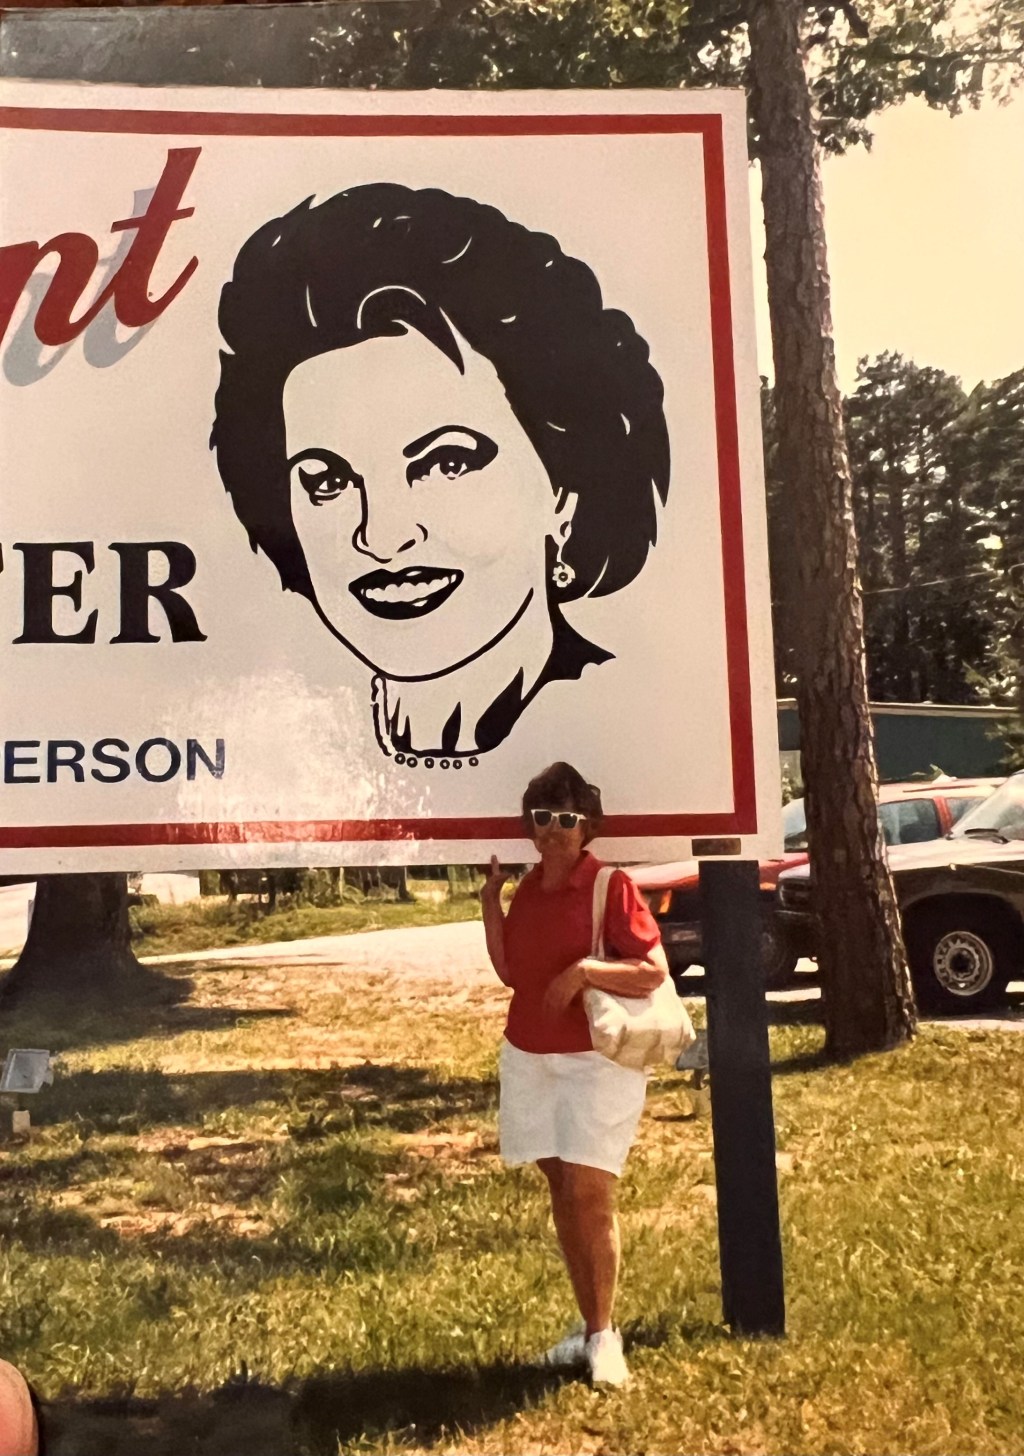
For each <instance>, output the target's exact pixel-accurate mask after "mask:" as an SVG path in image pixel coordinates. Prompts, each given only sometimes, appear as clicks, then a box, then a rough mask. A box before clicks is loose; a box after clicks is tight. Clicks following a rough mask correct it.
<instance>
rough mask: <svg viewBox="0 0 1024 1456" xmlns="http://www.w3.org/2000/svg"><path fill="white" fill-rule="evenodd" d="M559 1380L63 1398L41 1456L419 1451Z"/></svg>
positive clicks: (468, 1379) (503, 1415)
mask: <svg viewBox="0 0 1024 1456" xmlns="http://www.w3.org/2000/svg"><path fill="white" fill-rule="evenodd" d="M566 1378H579V1377H578V1376H571V1375H570V1376H568V1377H567V1376H566V1375H565V1374H563V1373H559V1372H554V1371H543V1370H536V1369H532V1368H530V1367H526V1366H519V1365H505V1364H493V1365H488V1366H483V1367H480V1368H478V1369H461V1370H423V1369H406V1370H394V1371H388V1370H370V1371H360V1372H340V1371H339V1372H332V1373H326V1374H323V1375H318V1376H315V1377H313V1378H312V1379H310V1380H306V1381H303V1382H295V1383H292V1384H289V1385H286V1386H274V1385H264V1384H262V1383H260V1382H258V1381H252V1380H248V1379H246V1378H244V1377H243V1378H240V1379H237V1378H236V1379H234V1380H231V1381H229V1382H228V1383H227V1384H226V1385H224V1386H222V1387H221V1388H220V1389H218V1390H215V1391H212V1392H210V1393H209V1394H205V1395H202V1394H199V1393H197V1392H195V1391H182V1392H180V1393H177V1394H174V1395H166V1396H163V1397H161V1398H159V1399H155V1400H139V1399H135V1398H132V1397H126V1398H118V1397H113V1398H109V1399H94V1400H87V1399H80V1398H77V1397H73V1396H72V1397H63V1398H61V1399H58V1400H56V1401H53V1402H52V1403H50V1404H47V1405H46V1406H44V1421H45V1432H46V1441H47V1447H46V1449H47V1453H48V1456H185V1453H189V1456H191V1453H196V1456H237V1453H239V1452H242V1451H244V1452H245V1453H246V1456H299V1453H303V1456H305V1453H309V1456H336V1453H337V1450H338V1446H339V1443H360V1444H363V1443H365V1444H366V1446H367V1447H368V1448H369V1449H374V1448H376V1447H378V1446H381V1445H383V1444H384V1439H385V1438H388V1439H389V1443H393V1444H395V1445H399V1446H401V1445H406V1444H408V1445H409V1446H411V1447H413V1448H416V1449H420V1450H422V1449H423V1448H424V1446H429V1445H431V1444H434V1443H437V1442H440V1441H444V1442H446V1443H447V1442H449V1441H450V1440H451V1439H452V1438H453V1437H454V1436H455V1434H456V1433H457V1432H459V1431H461V1432H465V1433H467V1434H468V1433H471V1432H473V1431H475V1430H479V1429H481V1428H483V1427H486V1426H489V1425H492V1424H493V1423H494V1422H496V1421H500V1420H503V1419H507V1418H508V1417H510V1416H514V1415H515V1414H516V1413H517V1412H518V1411H520V1410H522V1409H523V1408H524V1406H528V1405H531V1404H533V1403H535V1402H536V1401H538V1400H540V1399H542V1398H543V1397H544V1396H545V1395H547V1394H548V1393H549V1392H551V1391H553V1390H556V1389H557V1388H558V1386H559V1385H561V1384H562V1383H563V1381H564V1380H565V1379H566Z"/></svg>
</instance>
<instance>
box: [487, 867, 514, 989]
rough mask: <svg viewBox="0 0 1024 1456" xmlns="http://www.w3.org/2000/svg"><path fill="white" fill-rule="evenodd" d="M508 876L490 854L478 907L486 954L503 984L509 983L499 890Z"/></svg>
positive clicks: (507, 984) (503, 921) (503, 917)
mask: <svg viewBox="0 0 1024 1456" xmlns="http://www.w3.org/2000/svg"><path fill="white" fill-rule="evenodd" d="M508 878H509V876H508V875H507V874H506V873H505V872H504V871H503V870H502V868H501V866H500V865H499V863H498V858H497V855H493V854H492V855H491V873H490V874H489V875H488V876H487V879H486V880H484V883H483V889H482V890H481V891H480V907H481V910H482V913H483V920H484V937H485V939H486V941H487V954H488V955H489V956H490V958H491V965H492V966H493V967H494V971H495V974H496V976H497V977H498V980H499V981H501V982H502V984H503V985H505V986H509V985H511V984H512V983H511V981H510V980H509V978H508V967H507V965H506V964H505V914H504V911H503V910H502V908H501V890H502V886H503V885H504V884H505V882H506V880H507V879H508Z"/></svg>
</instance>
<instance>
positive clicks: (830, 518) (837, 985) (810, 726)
mask: <svg viewBox="0 0 1024 1456" xmlns="http://www.w3.org/2000/svg"><path fill="white" fill-rule="evenodd" d="M805 10H806V6H805V5H804V4H803V3H802V0H754V3H753V4H752V5H751V9H750V27H749V31H750V51H751V65H752V70H753V77H754V92H753V104H754V105H755V107H756V109H757V121H758V126H759V134H760V138H761V178H762V200H763V204H764V215H765V236H766V243H767V246H766V252H765V259H766V263H767V273H768V300H769V312H770V316H771V329H772V347H773V353H774V359H775V406H776V417H777V423H778V434H779V454H780V465H781V473H782V476H783V479H784V481H785V485H786V489H787V491H788V492H789V493H790V500H791V505H792V514H793V521H794V543H793V544H794V548H795V557H796V561H795V566H796V572H797V579H798V584H799V589H800V600H801V606H802V611H801V613H800V616H799V630H798V633H797V660H798V676H799V682H798V688H797V701H798V706H799V713H800V734H801V748H802V758H803V773H804V782H805V784H806V787H807V821H808V826H809V831H810V840H811V845H812V854H813V866H814V882H815V901H816V906H817V909H818V912H819V916H820V921H821V933H820V954H819V957H818V962H819V967H820V970H821V979H822V987H823V992H824V1014H825V1028H826V1052H827V1054H828V1055H830V1056H831V1057H834V1058H837V1059H844V1058H849V1057H854V1056H857V1055H860V1054H861V1053H864V1052H870V1051H880V1050H884V1049H886V1048H889V1047H894V1046H896V1045H898V1044H899V1043H901V1042H904V1041H907V1040H908V1039H909V1038H910V1037H911V1036H912V1035H913V1034H914V1030H915V1026H916V1014H915V1009H914V999H913V993H912V990H911V986H910V977H909V974H908V971H907V963H906V955H905V952H904V949H903V943H902V939H901V935H900V927H899V919H898V914H897V910H896V901H895V896H894V893H893V887H892V879H891V877H890V875H889V871H888V867H887V865H886V861H885V855H884V850H883V845H882V838H881V833H880V829H879V823H878V812H877V805H876V788H877V772H876V768H875V756H874V746H873V742H872V735H871V719H870V716H869V713H868V698H867V686H866V680H865V664H864V624H863V611H862V604H861V596H860V585H859V582H858V579H857V553H856V545H857V543H856V533H855V527H854V518H853V487H852V482H851V477H850V466H849V461H848V458H847V453H846V439H845V434H844V428H843V415H842V403H841V399H840V394H839V386H838V381H837V378H836V367H835V351H834V348H833V343H832V319H831V302H830V290H829V276H828V265H827V257H826V247H825V223H824V208H823V203H822V194H821V178H820V172H819V161H818V152H817V144H816V141H815V134H814V129H813V118H812V115H811V100H810V91H809V87H808V82H807V74H806V70H805V66H804V56H803V49H802V44H801V35H800V23H801V19H802V17H803V15H804V13H805Z"/></svg>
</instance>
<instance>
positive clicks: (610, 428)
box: [212, 182, 669, 769]
mask: <svg viewBox="0 0 1024 1456" xmlns="http://www.w3.org/2000/svg"><path fill="white" fill-rule="evenodd" d="M219 321H220V330H221V335H222V339H223V351H222V354H221V373H220V382H219V387H218V389H217V395H216V414H215V424H214V430H213V437H212V444H213V448H214V450H215V452H216V460H217V466H218V469H219V472H220V476H221V479H222V481H223V483H224V486H225V487H226V489H227V491H228V493H229V496H230V499H231V503H232V506H233V508H234V511H235V513H236V515H237V516H238V519H239V521H240V522H241V523H242V525H243V526H244V528H245V530H246V531H247V533H248V536H249V540H250V543H251V544H252V546H253V548H254V549H259V550H261V551H262V552H264V553H265V554H266V556H267V557H269V558H270V560H271V561H272V562H273V563H274V565H275V566H276V568H277V571H278V573H279V575H280V580H281V585H282V587H283V588H284V589H286V590H289V591H294V592H298V593H301V594H302V595H303V596H305V597H307V598H308V600H309V601H310V603H311V604H312V607H313V608H314V610H315V613H316V616H317V617H318V618H319V621H320V622H321V623H322V624H323V628H324V629H326V631H325V638H326V633H330V634H332V635H333V638H335V639H336V640H337V642H338V643H340V644H343V645H344V647H345V648H347V649H348V651H349V652H350V653H352V654H354V656H355V657H356V658H358V659H359V660H360V661H361V662H362V663H363V664H365V666H366V667H367V668H368V669H369V670H370V679H371V680H370V691H369V696H368V703H367V712H368V715H370V714H372V721H373V726H374V729H375V732H376V736H377V741H378V743H379V745H380V747H381V749H382V751H383V752H384V753H385V754H386V755H387V756H388V757H390V758H392V759H393V760H395V761H396V762H398V763H401V764H405V765H408V766H411V767H416V766H421V767H426V768H440V769H461V768H463V767H471V766H474V765H475V764H477V763H478V762H479V760H480V756H481V755H482V754H485V753H488V752H490V751H491V750H493V749H495V748H497V747H498V745H500V744H501V743H502V742H503V741H504V740H505V739H506V738H507V737H508V735H509V733H510V732H511V731H512V729H513V727H514V725H515V724H516V722H517V720H518V719H519V718H520V716H521V715H522V714H523V713H524V712H525V711H526V710H528V708H529V705H530V703H531V702H532V701H533V700H534V699H535V698H536V696H537V695H538V694H539V693H541V692H542V691H543V689H544V687H545V685H546V684H548V683H550V682H553V681H555V680H559V679H562V680H572V679H577V678H579V677H580V676H581V675H582V674H583V672H584V671H586V670H591V669H592V670H598V669H599V667H600V664H601V663H602V662H604V661H606V660H607V659H608V657H609V655H610V654H609V653H608V652H607V651H606V650H605V649H604V648H603V647H602V646H601V644H600V643H599V642H591V641H588V640H586V639H585V637H584V636H582V635H581V634H580V633H579V632H578V631H577V630H575V629H574V628H573V626H571V625H570V623H569V622H568V621H567V620H566V617H565V614H564V610H563V609H564V608H565V606H566V605H567V604H569V603H571V602H574V601H576V600H578V599H581V598H584V597H588V596H604V595H607V594H609V593H613V592H616V591H618V590H620V589H621V588H622V587H624V586H626V585H627V584H628V583H629V582H631V581H632V580H633V579H634V578H635V577H636V576H637V575H638V574H639V573H640V572H641V571H642V569H643V567H644V564H645V561H646V560H647V558H648V553H649V552H650V550H651V548H652V546H653V545H654V543H655V540H656V536H657V523H658V511H659V507H660V505H663V504H664V503H665V501H666V498H667V494H668V489H669V442H668V430H667V428H666V423H665V417H664V411H663V388H662V382H661V379H660V377H659V375H658V373H657V372H656V370H655V368H654V366H653V364H652V363H651V361H650V358H649V351H648V347H647V344H646V343H645V342H644V340H643V339H641V338H640V337H639V335H638V333H637V331H636V329H635V328H634V326H633V323H632V322H631V320H630V319H629V318H628V317H627V316H626V314H624V313H622V312H619V311H616V310H615V309H612V308H606V307H605V304H604V300H603V299H602V295H601V289H600V286H599V284H598V281H597V279H596V278H595V276H594V274H593V273H592V272H591V270H590V268H589V267H587V266H586V264H585V263H583V262H580V261H578V260H576V259H574V258H571V257H568V256H566V255H565V254H564V253H563V252H562V250H561V248H560V247H559V245H558V243H557V242H556V241H555V240H554V239H553V238H551V237H549V236H546V235H544V234H541V233H536V232H531V231H529V230H528V229H527V228H525V227H523V226H521V225H519V224H518V223H516V222H514V221H512V220H510V219H508V218H507V217H505V216H504V215H503V213H502V212H500V211H498V210H497V209H496V208H494V207H490V206H487V205H485V204H483V203H481V202H479V201H474V200H471V199H469V198H464V197H456V196H451V195H449V194H448V193H447V192H444V191H440V190H436V189H428V190H412V189H410V188H407V187H404V186H398V185H395V184H392V183H387V182H380V183H373V184H369V185H361V186H358V187H353V188H351V189H350V190H348V191H341V192H338V193H337V194H336V195H334V196H331V197H329V198H328V199H327V200H325V201H323V202H314V201H313V200H312V199H308V200H306V201H304V202H302V203H301V204H300V205H299V206H297V207H295V208H294V209H293V210H292V211H290V212H288V213H287V214H286V215H285V216H283V217H279V218H275V219H274V220H272V221H270V222H267V223H266V224H265V225H264V226H262V227H260V228H259V229H258V230H257V231H256V232H255V233H254V234H253V235H252V237H250V238H249V240H248V241H247V242H246V243H245V245H244V246H243V247H242V249H241V251H240V252H239V253H238V256H237V259H236V260H235V264H234V270H233V274H232V277H231V279H230V281H229V282H227V283H226V284H225V286H224V288H223V291H222V293H221V298H220V314H219ZM318 630H319V629H318Z"/></svg>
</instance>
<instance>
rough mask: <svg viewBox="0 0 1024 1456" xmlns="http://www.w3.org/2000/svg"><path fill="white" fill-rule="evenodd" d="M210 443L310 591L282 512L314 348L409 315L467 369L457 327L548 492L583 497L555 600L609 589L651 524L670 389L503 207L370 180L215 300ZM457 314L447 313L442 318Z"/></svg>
mask: <svg viewBox="0 0 1024 1456" xmlns="http://www.w3.org/2000/svg"><path fill="white" fill-rule="evenodd" d="M219 319H220V329H221V334H222V336H223V339H224V343H225V346H226V348H225V349H224V350H223V351H222V352H221V377H220V386H219V388H218V390H217V397H216V422H215V424H214V429H213V436H212V440H211V444H212V446H213V448H214V449H215V450H216V455H217V465H218V468H219V470H220V474H221V478H222V480H223V482H224V485H225V487H226V489H227V491H228V493H229V495H230V497H231V502H232V505H233V506H234V509H235V512H236V514H237V516H238V518H239V520H240V521H241V522H242V524H243V525H244V526H245V528H246V530H247V531H248V534H249V540H250V542H251V544H252V547H253V549H254V550H256V549H258V548H261V549H262V550H263V551H264V552H266V554H267V555H268V556H269V557H270V559H271V560H272V561H273V562H274V564H275V565H276V567H277V569H278V571H279V573H280V576H281V584H282V586H283V587H285V588H288V589H291V590H293V591H299V592H302V593H303V594H304V595H306V596H308V597H310V598H311V599H312V597H313V589H312V584H311V582H310V579H309V574H308V571H307V568H306V563H305V559H304V557H303V554H302V550H301V547H300V545H299V541H298V538H297V536H296V534H295V530H294V527H293V525H292V520H291V506H290V495H289V480H288V469H287V460H286V448H285V426H284V414H283V403H282V396H283V392H284V386H285V381H286V380H287V378H288V375H289V374H290V372H291V371H292V370H293V369H294V368H295V367H296V366H297V365H298V364H300V363H302V362H303V361H304V360H306V359H310V358H313V357H314V356H315V355H318V354H323V353H326V352H328V351H329V350H331V349H338V348H347V347H349V346H351V345H354V344H358V343H360V342H362V341H364V340H366V339H370V338H379V337H382V336H385V335H398V334H402V333H405V332H407V331H408V329H409V328H414V329H416V330H418V331H419V332H420V333H421V334H423V335H424V336H425V337H426V338H427V339H429V340H430V341H431V342H432V343H433V344H435V345H436V346H437V347H438V348H439V349H441V350H442V351H443V352H444V353H445V354H446V355H447V356H448V357H449V358H450V359H451V360H452V361H453V363H454V364H455V365H456V366H457V367H458V368H460V369H462V368H463V367H464V366H463V361H462V356H461V353H460V350H459V344H458V340H457V339H456V337H455V335H454V334H453V332H452V330H453V329H455V330H457V331H458V334H459V335H461V337H462V338H463V339H464V340H465V341H466V342H467V343H468V344H469V345H470V347H471V348H473V349H474V350H476V351H477V352H478V353H480V354H483V355H485V356H486V357H487V358H488V359H489V360H490V361H491V363H492V364H493V365H494V368H495V370H496V371H497V374H498V377H499V379H500V380H501V382H502V384H503V385H504V388H505V392H506V395H507V397H508V400H509V404H510V405H511V407H512V410H513V412H514V413H515V415H516V417H517V419H518V420H519V422H520V424H521V425H522V427H523V429H524V430H525V432H526V434H527V436H528V438H529V439H530V441H531V443H532V445H533V447H534V449H535V450H536V452H537V454H538V456H539V457H540V460H541V461H542V463H543V465H544V466H545V469H546V470H547V473H548V476H549V479H550V481H551V484H552V487H553V489H554V491H555V493H556V495H561V493H563V492H567V491H573V492H575V493H576V494H577V495H578V497H579V502H578V506H577V509H576V514H575V517H574V519H573V524H572V534H571V535H570V537H569V540H568V542H567V543H566V544H565V546H564V548H563V552H562V559H563V560H564V561H565V562H566V563H567V564H568V565H570V566H571V567H572V568H573V570H574V571H575V573H576V577H575V581H574V582H573V583H572V585H571V586H570V587H568V588H566V589H564V590H560V591H559V592H558V597H557V599H558V600H559V601H568V600H572V599H573V598H575V597H581V596H584V595H587V594H594V595H604V594H605V593H608V592H613V591H617V590H618V589H619V588H620V587H623V586H625V585H626V584H627V583H628V582H630V581H632V579H633V578H634V577H635V576H636V575H637V573H638V572H639V571H640V570H641V568H642V567H643V564H644V562H645V560H646V558H647V553H648V551H649V549H650V547H651V546H652V545H653V543H654V541H655V539H656V535H657V499H658V498H660V500H661V501H662V503H664V501H665V499H666V496H667V493H668V483H669V444H668V433H667V429H666V426H665V417H664V413H663V397H664V390H663V387H662V383H661V380H660V378H659V376H658V374H657V373H656V372H655V370H654V368H653V367H652V365H651V364H650V362H649V352H648V348H647V345H646V344H645V343H644V341H643V340H642V339H641V338H640V337H639V335H638V334H637V332H636V330H635V329H634V327H633V324H632V322H631V321H630V320H629V318H627V316H626V315H625V314H624V313H620V312H618V311H616V310H614V309H606V308H604V306H603V303H602V299H601V291H600V288H599V286H598V283H597V280H596V278H595V277H594V275H593V273H592V272H591V271H590V269H589V268H588V267H587V266H586V265H585V264H583V263H581V262H579V261H578V260H576V259H575V258H568V257H566V256H565V254H564V253H563V252H562V251H561V249H560V248H559V246H558V244H557V243H556V242H555V240H554V239H553V238H550V237H547V236H545V235H544V234H542V233H533V232H530V231H528V230H527V229H526V228H525V227H522V226H520V225H519V224H518V223H514V222H510V221H509V220H508V218H506V217H504V216H503V214H502V213H500V212H499V211H498V210H497V209H496V208H493V207H488V206H485V205H484V204H482V203H479V202H474V201H472V200H471V199H469V198H464V197H452V196H450V195H449V194H448V193H446V192H442V191H439V190H435V189H431V190H425V191H413V190H411V189H409V188H406V187H400V186H397V185H395V184H393V183H383V182H382V183H373V184H370V185H368V186H362V187H354V188H352V189H351V190H350V191H347V192H339V193H338V194H337V195H336V196H334V197H331V198H329V199H328V200H327V201H325V202H321V203H319V204H317V205H314V203H313V199H312V198H307V200H306V201H305V202H303V203H301V204H300V205H299V206H298V207H296V208H294V209H293V210H292V211H291V212H289V213H287V214H286V215H285V216H284V217H282V218H277V219H275V220H273V221H272V222H268V223H267V224H265V225H264V226H263V227H261V228H260V229H259V230H258V231H257V232H256V233H254V234H253V236H252V237H251V238H250V239H249V240H248V242H246V243H245V244H244V246H243V247H242V249H241V251H240V252H239V254H238V257H237V258H236V260H235V267H234V273H233V275H232V278H231V281H230V282H229V283H226V284H225V286H224V288H223V290H222V292H221V299H220V315H219ZM449 321H450V323H449Z"/></svg>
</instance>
